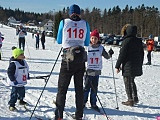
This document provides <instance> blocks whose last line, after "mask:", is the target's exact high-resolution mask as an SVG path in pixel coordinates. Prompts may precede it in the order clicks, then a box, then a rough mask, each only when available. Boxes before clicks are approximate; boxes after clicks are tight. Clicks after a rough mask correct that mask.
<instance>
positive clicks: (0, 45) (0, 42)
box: [0, 32, 4, 60]
mask: <svg viewBox="0 0 160 120" xmlns="http://www.w3.org/2000/svg"><path fill="white" fill-rule="evenodd" d="M2 36H3V34H2V33H1V32H0V49H2V42H3V40H4V37H2ZM1 52H2V50H1V51H0V60H1Z"/></svg>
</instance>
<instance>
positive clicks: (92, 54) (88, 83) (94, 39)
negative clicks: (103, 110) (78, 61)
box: [84, 30, 114, 111]
mask: <svg viewBox="0 0 160 120" xmlns="http://www.w3.org/2000/svg"><path fill="white" fill-rule="evenodd" d="M99 40H100V38H99V33H98V31H97V30H93V31H92V32H91V34H90V46H89V47H88V51H87V53H88V55H87V57H88V58H87V70H86V76H85V87H84V107H85V104H86V103H87V101H88V95H89V92H91V93H90V104H91V108H93V109H95V110H97V111H100V109H99V108H98V106H97V105H96V102H97V98H96V97H97V91H98V81H99V75H100V74H101V69H102V56H103V57H104V58H106V59H109V58H110V57H111V56H112V54H114V51H113V50H112V49H110V50H109V52H108V53H109V54H108V53H107V52H106V50H105V49H104V47H103V46H102V45H101V44H99Z"/></svg>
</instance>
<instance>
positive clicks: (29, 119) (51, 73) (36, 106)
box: [29, 47, 63, 120]
mask: <svg viewBox="0 0 160 120" xmlns="http://www.w3.org/2000/svg"><path fill="white" fill-rule="evenodd" d="M62 49H63V47H62V48H61V50H60V51H59V54H58V56H57V59H56V61H55V63H54V65H53V67H52V70H51V72H50V74H49V76H48V77H47V78H46V83H45V85H44V87H43V90H42V92H41V94H40V96H39V98H38V100H37V103H36V106H35V107H34V110H33V112H32V114H31V116H30V118H29V120H31V118H32V116H33V114H34V111H35V110H36V107H37V105H38V103H39V101H40V99H41V97H42V94H43V92H44V90H45V88H46V85H47V83H48V80H49V78H50V76H51V74H52V72H53V70H54V67H55V65H56V63H57V61H58V58H59V56H60V54H61V52H62Z"/></svg>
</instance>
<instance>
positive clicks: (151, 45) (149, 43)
mask: <svg viewBox="0 0 160 120" xmlns="http://www.w3.org/2000/svg"><path fill="white" fill-rule="evenodd" d="M146 45H147V50H148V51H152V50H153V48H154V39H148V40H147V41H146Z"/></svg>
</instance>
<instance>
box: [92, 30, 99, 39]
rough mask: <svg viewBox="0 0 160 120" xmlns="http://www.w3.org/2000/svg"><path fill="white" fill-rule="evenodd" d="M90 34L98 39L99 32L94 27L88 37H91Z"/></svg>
mask: <svg viewBox="0 0 160 120" xmlns="http://www.w3.org/2000/svg"><path fill="white" fill-rule="evenodd" d="M91 36H95V37H97V38H98V40H99V33H98V31H97V30H96V29H95V30H93V31H92V32H91V34H90V37H91Z"/></svg>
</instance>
